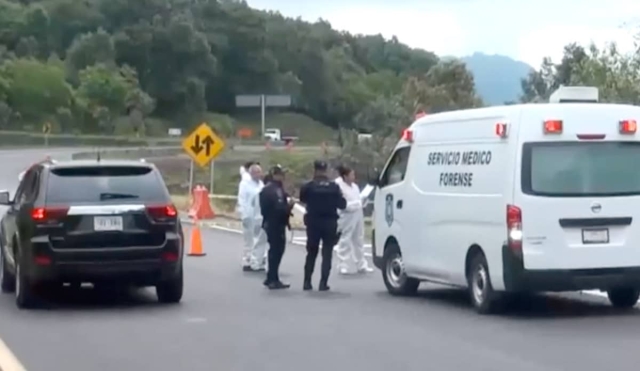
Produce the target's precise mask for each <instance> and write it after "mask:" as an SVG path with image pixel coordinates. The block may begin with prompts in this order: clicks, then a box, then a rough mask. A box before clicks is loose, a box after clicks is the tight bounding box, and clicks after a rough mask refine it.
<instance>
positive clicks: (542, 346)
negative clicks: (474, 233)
mask: <svg viewBox="0 0 640 371" xmlns="http://www.w3.org/2000/svg"><path fill="white" fill-rule="evenodd" d="M65 153H68V152H65V151H62V152H58V153H56V154H55V156H57V157H60V156H62V155H63V154H65ZM42 155H43V153H42V152H38V151H28V152H21V153H20V154H14V153H7V152H2V151H0V161H1V162H0V169H1V174H0V175H1V176H0V185H1V186H2V187H5V188H9V187H15V183H16V180H17V174H18V173H19V172H20V171H21V170H22V169H24V167H26V166H27V165H28V164H29V163H31V162H33V161H35V160H36V159H37V157H38V156H40V157H42ZM2 187H0V188H2ZM188 232H189V231H187V233H188ZM202 236H203V240H204V243H205V246H204V248H205V250H206V252H207V253H208V255H207V256H206V257H202V258H192V257H188V258H186V285H187V288H186V295H185V297H184V300H183V302H182V304H180V305H177V306H161V305H159V304H157V303H156V300H155V296H154V293H153V291H152V290H140V291H135V292H131V293H127V294H126V295H121V296H114V297H99V296H97V294H96V293H95V292H93V290H91V289H83V290H81V291H80V292H76V291H72V290H66V291H63V292H59V293H55V295H48V299H49V301H50V303H51V307H50V308H49V309H47V310H35V311H19V310H18V309H17V308H16V307H15V304H14V300H13V296H12V295H2V296H0V338H2V340H3V341H4V342H5V343H6V344H8V346H9V347H10V348H11V350H12V351H13V353H14V354H15V355H16V356H17V358H18V359H19V360H20V361H21V363H22V364H23V365H24V366H25V368H26V369H27V370H29V371H58V370H60V371H61V370H65V371H94V370H127V371H128V370H143V369H150V370H156V371H164V370H167V371H174V370H189V371H200V370H202V371H212V370H216V371H218V370H219V371H235V370H242V371H245V370H246V371H253V370H260V371H276V370H278V371H282V370H285V371H286V370H305V371H314V370H318V371H320V370H322V371H324V370H335V371H342V370H357V371H366V370H403V371H412V370H421V371H423V370H425V369H426V370H430V369H434V370H452V371H457V370H469V369H473V370H475V371H479V370H487V371H502V370H505V371H506V370H508V371H514V370H517V371H529V370H531V371H533V370H539V371H555V370H568V371H575V370H581V371H583V370H599V371H601V370H603V369H607V368H612V369H617V370H631V369H635V368H636V367H637V362H638V361H637V356H636V354H637V349H639V348H640V337H639V336H638V330H637V327H636V326H637V324H638V323H640V317H639V316H638V314H639V313H640V312H638V311H637V310H633V311H628V312H621V311H616V310H613V309H612V308H611V307H610V306H609V305H608V304H607V303H606V301H605V299H604V298H600V297H597V296H591V295H582V296H578V295H573V296H562V297H560V296H553V297H544V296H540V297H535V298H533V299H531V300H528V301H526V302H522V303H519V304H518V305H516V306H514V307H513V308H511V311H510V312H509V313H508V314H506V315H503V316H479V315H476V314H475V313H474V312H473V311H472V310H471V308H470V307H469V304H468V301H467V300H466V296H465V294H464V293H461V292H459V291H455V290H448V289H442V288H436V287H429V286H425V288H426V290H424V291H422V292H421V293H420V295H419V296H418V297H415V298H394V297H391V296H389V295H388V294H387V293H386V292H385V290H384V286H383V284H382V280H381V278H380V274H379V273H378V272H376V273H375V274H371V275H368V276H356V277H351V278H343V277H338V276H333V277H332V282H331V285H332V288H333V290H332V291H331V292H329V293H319V292H311V293H307V292H303V291H301V280H302V259H303V252H302V249H301V247H299V246H291V247H289V249H288V251H287V254H286V256H285V259H284V262H283V267H282V271H283V276H284V279H285V280H288V281H290V282H291V283H292V284H293V286H292V288H291V289H290V290H288V291H279V292H271V291H268V290H266V289H265V288H263V287H262V285H261V281H262V279H263V276H262V275H260V274H248V273H243V272H241V270H240V267H239V253H240V251H239V248H240V244H241V239H240V236H238V235H236V234H233V233H229V232H221V231H214V230H203V231H202ZM316 284H317V277H316ZM49 296H50V297H49ZM0 361H1V359H0ZM0 366H2V365H1V364H0ZM5 370H6V369H5ZM6 371H8V370H6Z"/></svg>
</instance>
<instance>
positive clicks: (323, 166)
mask: <svg viewBox="0 0 640 371" xmlns="http://www.w3.org/2000/svg"><path fill="white" fill-rule="evenodd" d="M328 167H329V165H327V162H326V161H324V160H315V161H314V162H313V169H314V170H319V171H322V170H327V168H328Z"/></svg>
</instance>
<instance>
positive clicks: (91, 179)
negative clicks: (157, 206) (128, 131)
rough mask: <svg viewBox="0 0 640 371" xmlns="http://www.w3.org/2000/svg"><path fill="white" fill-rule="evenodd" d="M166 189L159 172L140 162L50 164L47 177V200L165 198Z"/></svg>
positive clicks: (56, 201) (81, 200)
mask: <svg viewBox="0 0 640 371" xmlns="http://www.w3.org/2000/svg"><path fill="white" fill-rule="evenodd" d="M168 197H169V196H168V191H167V189H166V187H165V185H164V182H163V181H162V178H161V177H160V175H159V174H158V173H157V172H155V171H154V169H153V168H150V167H144V166H87V167H67V168H64V167H62V168H54V169H52V170H51V172H50V174H49V179H48V181H47V197H46V202H47V203H71V202H101V201H111V200H116V199H120V200H125V199H127V200H135V201H141V202H165V201H167V200H168Z"/></svg>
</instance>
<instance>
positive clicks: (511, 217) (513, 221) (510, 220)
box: [507, 205, 522, 255]
mask: <svg viewBox="0 0 640 371" xmlns="http://www.w3.org/2000/svg"><path fill="white" fill-rule="evenodd" d="M507 245H508V247H509V249H510V250H511V251H513V252H515V253H517V254H518V255H520V254H522V211H521V210H520V208H519V207H517V206H514V205H507Z"/></svg>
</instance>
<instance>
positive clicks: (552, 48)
mask: <svg viewBox="0 0 640 371" xmlns="http://www.w3.org/2000/svg"><path fill="white" fill-rule="evenodd" d="M247 2H248V3H249V5H251V6H252V7H255V8H259V9H269V10H277V11H279V12H280V13H282V14H283V15H285V16H291V17H302V18H303V19H305V20H308V21H315V20H317V19H318V18H322V19H325V20H327V21H329V23H331V25H332V26H333V27H334V28H336V29H339V30H345V31H349V32H352V33H362V34H382V35H384V36H386V37H391V36H393V35H395V36H397V37H398V39H399V40H400V41H401V42H403V43H405V44H408V45H409V46H411V47H414V48H422V49H426V50H430V51H433V52H435V53H436V54H438V55H440V56H457V57H463V56H466V55H470V54H473V53H474V52H482V53H485V54H500V55H506V56H509V57H511V58H513V59H516V60H520V61H523V62H526V63H528V64H529V65H531V66H533V67H538V66H539V65H540V62H541V61H542V58H543V57H545V56H549V57H551V58H552V59H553V60H555V61H558V60H559V59H560V57H561V56H562V48H563V46H564V45H566V44H568V43H571V42H578V43H580V44H584V45H587V44H589V43H590V42H592V41H593V42H595V43H596V44H597V45H604V44H605V43H607V42H611V41H615V42H616V43H617V44H618V46H619V48H620V50H621V51H624V52H630V51H632V50H633V49H634V34H636V33H638V32H640V1H637V0H636V1H634V0H511V1H507V0H386V1H384V0H369V1H367V0H322V1H318V0H313V1H312V0H307V1H305V0H247Z"/></svg>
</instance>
